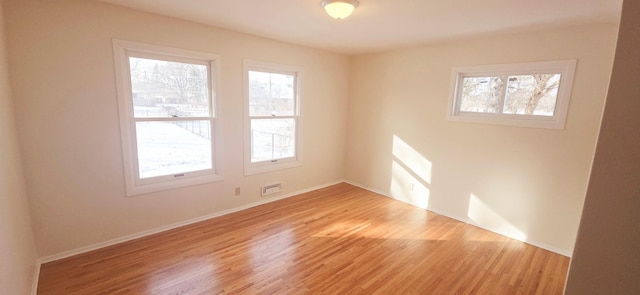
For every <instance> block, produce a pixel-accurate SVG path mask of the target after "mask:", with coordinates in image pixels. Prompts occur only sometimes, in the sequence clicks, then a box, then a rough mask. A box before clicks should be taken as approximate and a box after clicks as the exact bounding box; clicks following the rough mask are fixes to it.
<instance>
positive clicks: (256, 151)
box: [244, 60, 302, 174]
mask: <svg viewBox="0 0 640 295" xmlns="http://www.w3.org/2000/svg"><path fill="white" fill-rule="evenodd" d="M244 64H245V96H246V97H245V99H246V100H245V104H246V105H245V109H246V120H247V121H246V124H245V137H246V138H247V146H246V147H245V158H246V160H245V174H254V173H261V172H266V171H271V170H276V169H282V168H288V167H293V166H297V165H300V148H299V133H300V130H299V125H300V123H299V88H300V80H301V75H302V71H301V69H299V68H295V67H289V66H281V65H273V64H266V63H261V62H255V61H248V60H245V62H244Z"/></svg>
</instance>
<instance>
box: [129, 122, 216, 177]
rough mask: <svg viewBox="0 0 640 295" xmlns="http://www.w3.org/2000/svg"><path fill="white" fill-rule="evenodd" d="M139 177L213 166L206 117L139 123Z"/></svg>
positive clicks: (177, 172) (204, 168)
mask: <svg viewBox="0 0 640 295" xmlns="http://www.w3.org/2000/svg"><path fill="white" fill-rule="evenodd" d="M136 135H137V143H138V167H139V172H140V178H141V179H143V178H149V177H155V176H162V175H172V174H180V173H184V172H192V171H198V170H206V169H212V168H213V165H212V161H211V124H210V121H207V120H194V121H172V122H137V123H136Z"/></svg>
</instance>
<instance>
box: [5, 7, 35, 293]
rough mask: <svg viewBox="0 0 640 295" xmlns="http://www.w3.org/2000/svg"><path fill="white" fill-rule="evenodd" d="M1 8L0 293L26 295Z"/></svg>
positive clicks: (23, 210) (28, 257)
mask: <svg viewBox="0 0 640 295" xmlns="http://www.w3.org/2000/svg"><path fill="white" fill-rule="evenodd" d="M3 6H4V4H3V2H2V1H0V261H1V262H0V293H3V294H30V292H31V285H32V283H33V275H34V271H35V261H36V247H35V243H34V240H33V232H32V230H31V219H30V217H29V207H28V202H27V193H26V190H25V183H24V178H23V174H22V165H21V162H20V149H19V144H18V136H17V134H16V129H15V127H16V125H15V121H14V113H13V101H12V95H11V91H10V87H9V70H8V63H7V53H6V41H5V40H6V38H5V26H4V23H5V21H4V20H5V18H4V14H3Z"/></svg>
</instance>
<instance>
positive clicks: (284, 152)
mask: <svg viewBox="0 0 640 295" xmlns="http://www.w3.org/2000/svg"><path fill="white" fill-rule="evenodd" d="M295 134H296V122H295V120H294V119H252V120H251V162H252V163H255V162H261V161H269V160H275V159H282V158H290V157H294V156H295V147H296V144H295V142H296V139H295Z"/></svg>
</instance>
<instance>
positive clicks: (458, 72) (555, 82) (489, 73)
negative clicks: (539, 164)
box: [447, 60, 576, 129]
mask: <svg viewBox="0 0 640 295" xmlns="http://www.w3.org/2000/svg"><path fill="white" fill-rule="evenodd" d="M575 67H576V60H563V61H550V62H533V63H522V64H508V65H493V66H477V67H460V68H454V69H453V77H452V81H453V83H452V84H453V86H452V93H453V94H452V95H451V98H450V101H449V113H448V115H447V118H448V119H449V120H452V121H468V122H479V123H493V124H503V125H514V126H525V127H539V128H550V129H563V128H564V123H565V120H566V116H567V111H568V107H569V98H570V97H571V87H572V84H573V75H574V72H575Z"/></svg>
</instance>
